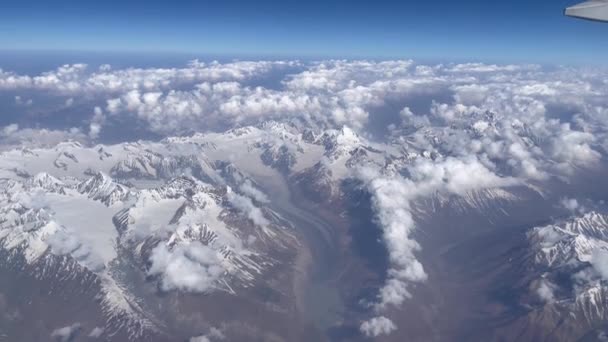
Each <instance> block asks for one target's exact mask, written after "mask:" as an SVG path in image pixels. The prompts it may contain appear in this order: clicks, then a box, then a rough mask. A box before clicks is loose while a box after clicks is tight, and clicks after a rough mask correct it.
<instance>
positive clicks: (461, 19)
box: [0, 0, 608, 64]
mask: <svg viewBox="0 0 608 342" xmlns="http://www.w3.org/2000/svg"><path fill="white" fill-rule="evenodd" d="M576 2H577V0H574V1H566V0H551V1H549V0H537V1H524V0H510V1H489V0H483V1H478V0H475V1H473V0H465V1H453V0H452V1H448V0H435V1H423V0H419V1H410V0H401V1H387V0H376V1H342V0H330V1H318V0H311V1H290V0H284V1H267V0H258V1H230V0H225V1H205V0H199V1H183V0H177V1H175V0H174V1H112V0H110V1H46V2H42V1H6V0H5V1H3V2H2V10H1V11H0V32H3V34H0V49H2V50H72V51H114V52H156V53H160V52H172V53H175V52H181V53H193V54H210V55H214V54H215V55H227V56H232V55H233V56H260V57H264V56H266V57H271V56H274V57H283V56H285V57H300V58H307V57H310V58H318V57H345V58H358V57H366V58H370V57H376V58H395V57H399V58H401V57H411V58H417V59H436V60H484V61H496V62H527V61H529V62H543V63H551V64H560V63H568V64H569V63H576V64H578V63H594V64H603V63H605V62H603V61H604V60H608V58H607V57H608V44H606V39H607V38H608V24H601V23H594V22H586V21H580V20H575V19H571V18H566V17H564V16H563V15H562V11H563V8H564V7H566V6H567V5H571V4H573V3H576Z"/></svg>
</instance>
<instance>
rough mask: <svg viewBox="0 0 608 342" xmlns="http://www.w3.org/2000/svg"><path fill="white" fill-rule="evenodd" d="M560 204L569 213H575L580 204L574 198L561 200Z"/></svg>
mask: <svg viewBox="0 0 608 342" xmlns="http://www.w3.org/2000/svg"><path fill="white" fill-rule="evenodd" d="M560 204H561V206H562V207H564V208H565V209H567V210H569V211H571V212H576V211H577V210H578V209H579V208H580V204H579V203H578V201H577V200H576V198H562V199H561V200H560Z"/></svg>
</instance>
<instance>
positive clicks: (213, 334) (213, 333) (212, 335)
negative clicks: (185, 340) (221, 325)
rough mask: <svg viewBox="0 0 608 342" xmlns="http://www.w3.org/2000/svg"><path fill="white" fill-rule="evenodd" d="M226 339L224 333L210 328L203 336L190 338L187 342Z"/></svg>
mask: <svg viewBox="0 0 608 342" xmlns="http://www.w3.org/2000/svg"><path fill="white" fill-rule="evenodd" d="M224 339H226V336H224V333H222V331H221V330H219V329H217V328H214V327H211V328H210V329H209V332H208V333H207V334H205V335H201V336H196V337H191V338H190V340H189V342H212V341H220V340H224Z"/></svg>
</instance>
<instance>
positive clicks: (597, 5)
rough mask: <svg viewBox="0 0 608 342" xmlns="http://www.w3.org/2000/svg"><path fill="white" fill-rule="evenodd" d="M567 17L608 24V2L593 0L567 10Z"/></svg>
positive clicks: (607, 0)
mask: <svg viewBox="0 0 608 342" xmlns="http://www.w3.org/2000/svg"><path fill="white" fill-rule="evenodd" d="M564 13H565V14H566V15H567V16H570V17H575V18H581V19H588V20H595V21H605V22H608V0H591V1H586V2H583V3H580V4H578V5H574V6H572V7H568V8H566V10H565V11H564Z"/></svg>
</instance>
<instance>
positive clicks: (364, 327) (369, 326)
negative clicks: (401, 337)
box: [360, 316, 397, 337]
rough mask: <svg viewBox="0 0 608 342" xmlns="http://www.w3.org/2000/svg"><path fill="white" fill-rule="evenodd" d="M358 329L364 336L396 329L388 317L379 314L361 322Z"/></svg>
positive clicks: (381, 333) (384, 333)
mask: <svg viewBox="0 0 608 342" xmlns="http://www.w3.org/2000/svg"><path fill="white" fill-rule="evenodd" d="M360 330H361V332H362V333H364V334H365V336H368V337H378V336H380V335H387V334H390V333H391V332H393V331H395V330H397V326H396V325H395V323H393V321H391V320H390V319H388V318H386V317H384V316H379V317H374V318H372V319H370V320H368V321H365V322H363V323H362V324H361V327H360Z"/></svg>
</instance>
